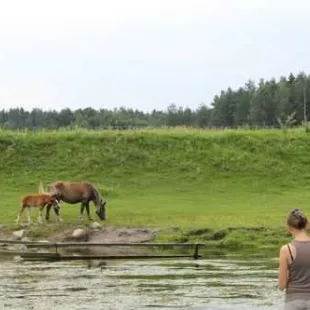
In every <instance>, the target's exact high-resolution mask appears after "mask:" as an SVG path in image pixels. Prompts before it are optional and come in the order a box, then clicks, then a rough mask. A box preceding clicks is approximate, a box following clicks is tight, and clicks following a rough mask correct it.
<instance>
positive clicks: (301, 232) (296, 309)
mask: <svg viewBox="0 0 310 310" xmlns="http://www.w3.org/2000/svg"><path fill="white" fill-rule="evenodd" d="M287 226H288V231H289V232H290V234H291V235H292V236H293V237H294V240H293V241H292V242H291V243H289V244H286V245H284V246H282V247H281V249H280V259H279V264H280V265H279V267H280V268H279V288H280V289H281V290H284V289H286V292H285V307H284V309H285V310H308V309H309V310H310V238H309V237H308V235H307V232H306V229H307V226H308V220H307V218H306V216H305V215H304V214H303V213H302V211H301V210H299V209H294V210H292V212H291V213H290V214H289V216H288V218H287Z"/></svg>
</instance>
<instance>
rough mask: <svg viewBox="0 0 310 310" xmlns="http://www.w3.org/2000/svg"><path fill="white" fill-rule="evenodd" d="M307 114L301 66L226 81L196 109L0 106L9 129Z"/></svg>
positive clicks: (228, 124)
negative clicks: (240, 82)
mask: <svg viewBox="0 0 310 310" xmlns="http://www.w3.org/2000/svg"><path fill="white" fill-rule="evenodd" d="M309 118H310V76H307V75H306V74H305V73H304V72H301V73H299V74H298V75H296V76H294V75H293V74H292V73H291V74H290V75H289V76H288V77H281V78H280V79H279V80H278V81H276V80H275V79H274V78H273V79H271V80H264V79H260V81H259V82H258V83H257V84H256V83H255V82H254V81H252V80H249V81H248V82H247V83H245V85H244V86H243V87H240V88H239V89H236V90H233V89H231V88H230V87H229V88H228V89H227V90H222V91H221V92H220V94H219V95H216V96H215V97H214V99H213V101H212V102H211V105H210V106H207V105H206V104H204V103H202V104H201V105H200V106H199V107H198V108H197V109H190V108H183V107H178V106H177V105H176V104H170V105H169V106H168V108H167V109H166V110H165V111H159V110H155V109H154V110H153V111H152V112H142V111H140V110H134V109H127V108H123V107H122V108H118V109H113V110H109V109H99V110H95V109H93V108H91V107H89V108H85V109H77V110H74V111H72V110H70V109H68V108H67V109H63V110H61V111H59V112H58V111H45V110H42V109H33V110H32V111H26V110H24V109H23V108H14V109H9V110H4V109H2V110H0V126H1V127H2V128H9V129H23V128H28V129H41V128H48V129H56V128H61V127H67V128H70V127H83V128H88V129H108V128H111V129H131V128H145V127H165V126H166V127H176V126H186V127H198V128H214V127H218V128H236V127H240V126H247V127H255V128H257V127H283V126H294V125H301V124H303V123H307V122H308V119H309Z"/></svg>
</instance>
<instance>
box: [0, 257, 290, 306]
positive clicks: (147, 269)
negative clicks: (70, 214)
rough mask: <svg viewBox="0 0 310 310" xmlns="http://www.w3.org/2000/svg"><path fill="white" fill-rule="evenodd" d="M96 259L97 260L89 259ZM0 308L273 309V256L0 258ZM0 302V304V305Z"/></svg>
mask: <svg viewBox="0 0 310 310" xmlns="http://www.w3.org/2000/svg"><path fill="white" fill-rule="evenodd" d="M97 265H98V264H97ZM0 274H1V281H0V309H10V310H11V309H12V310H15V309H16V310H17V309H19V310H20V309H35V310H37V309H38V310H42V309H44V310H47V309H55V310H58V309H59V310H60V309H61V310H66V309H70V310H82V309H83V310H87V309H105V310H110V309H113V310H114V309H117V310H119V309H126V310H130V309H150V310H151V309H156V310H159V309H161V310H163V309H169V310H171V309H188V310H203V309H212V310H223V309H234V310H237V309H238V310H243V309H244V310H248V309H255V310H262V309H265V310H267V309H268V310H269V309H270V310H271V309H281V307H282V300H283V297H284V296H283V292H281V291H279V290H278V289H277V261H276V259H274V258H255V257H252V258H251V257H247V258H246V259H245V258H240V257H238V256H227V257H211V258H207V259H200V260H192V259H188V260H187V259H186V260H185V259H178V260H160V261H158V260H156V261H154V260H139V261H109V262H107V263H106V264H102V265H101V266H89V263H87V262H57V263H46V262H16V261H14V260H11V259H6V260H2V261H0ZM1 307H2V308H1Z"/></svg>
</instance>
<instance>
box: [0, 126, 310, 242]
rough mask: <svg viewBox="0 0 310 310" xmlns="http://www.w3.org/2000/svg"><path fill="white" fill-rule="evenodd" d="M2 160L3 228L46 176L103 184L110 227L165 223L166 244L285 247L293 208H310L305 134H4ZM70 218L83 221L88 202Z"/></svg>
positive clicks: (309, 139)
mask: <svg viewBox="0 0 310 310" xmlns="http://www.w3.org/2000/svg"><path fill="white" fill-rule="evenodd" d="M0 163H1V169H0V186H1V192H2V202H1V205H0V223H7V224H9V223H12V225H13V226H12V227H15V226H14V224H13V223H14V219H15V217H16V213H17V211H18V208H19V197H20V196H21V195H22V194H25V193H29V192H36V191H37V189H38V183H39V181H40V180H42V181H43V183H44V184H47V183H48V182H52V181H56V180H87V181H89V182H93V183H94V184H95V185H96V186H97V187H98V188H99V189H100V191H101V193H102V195H103V196H105V197H106V199H107V200H108V209H107V216H108V220H107V222H106V225H113V226H120V227H160V228H162V229H163V231H165V232H166V233H164V234H162V235H161V237H160V238H161V240H168V239H169V240H172V239H174V240H178V241H186V240H187V241H188V240H197V241H204V240H209V241H210V242H215V243H216V244H222V245H223V246H229V245H230V246H233V245H234V244H235V246H238V245H239V246H240V245H242V244H244V245H246V244H256V243H260V244H262V243H264V242H266V243H267V244H268V243H270V244H276V245H278V244H280V243H281V242H282V240H287V236H286V233H285V230H284V222H285V217H286V214H287V213H288V212H289V210H290V209H291V208H293V207H300V208H303V209H304V210H305V211H306V212H307V211H310V208H309V203H308V202H309V201H310V135H307V134H306V133H304V131H301V130H293V131H288V132H287V133H283V132H282V131H276V130H259V131H245V130H227V131H203V130H185V129H174V130H145V131H102V132H99V131H97V132H92V131H84V130H76V131H59V132H56V131H55V132H43V131H40V132H35V133H33V132H10V131H0ZM91 210H92V212H94V208H92V209H91ZM61 212H62V215H63V217H64V219H65V220H66V222H70V223H77V222H78V213H79V206H78V205H65V204H64V205H63V207H62V210H61ZM33 216H35V214H33ZM15 228H16V227H15ZM249 228H250V229H249Z"/></svg>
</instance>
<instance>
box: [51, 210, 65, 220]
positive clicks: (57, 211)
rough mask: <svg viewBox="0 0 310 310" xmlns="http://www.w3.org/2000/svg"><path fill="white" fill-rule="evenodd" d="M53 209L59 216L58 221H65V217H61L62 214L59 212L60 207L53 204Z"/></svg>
mask: <svg viewBox="0 0 310 310" xmlns="http://www.w3.org/2000/svg"><path fill="white" fill-rule="evenodd" d="M53 210H54V212H55V214H56V216H57V222H63V219H62V218H61V217H60V214H59V208H57V207H55V206H53Z"/></svg>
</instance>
